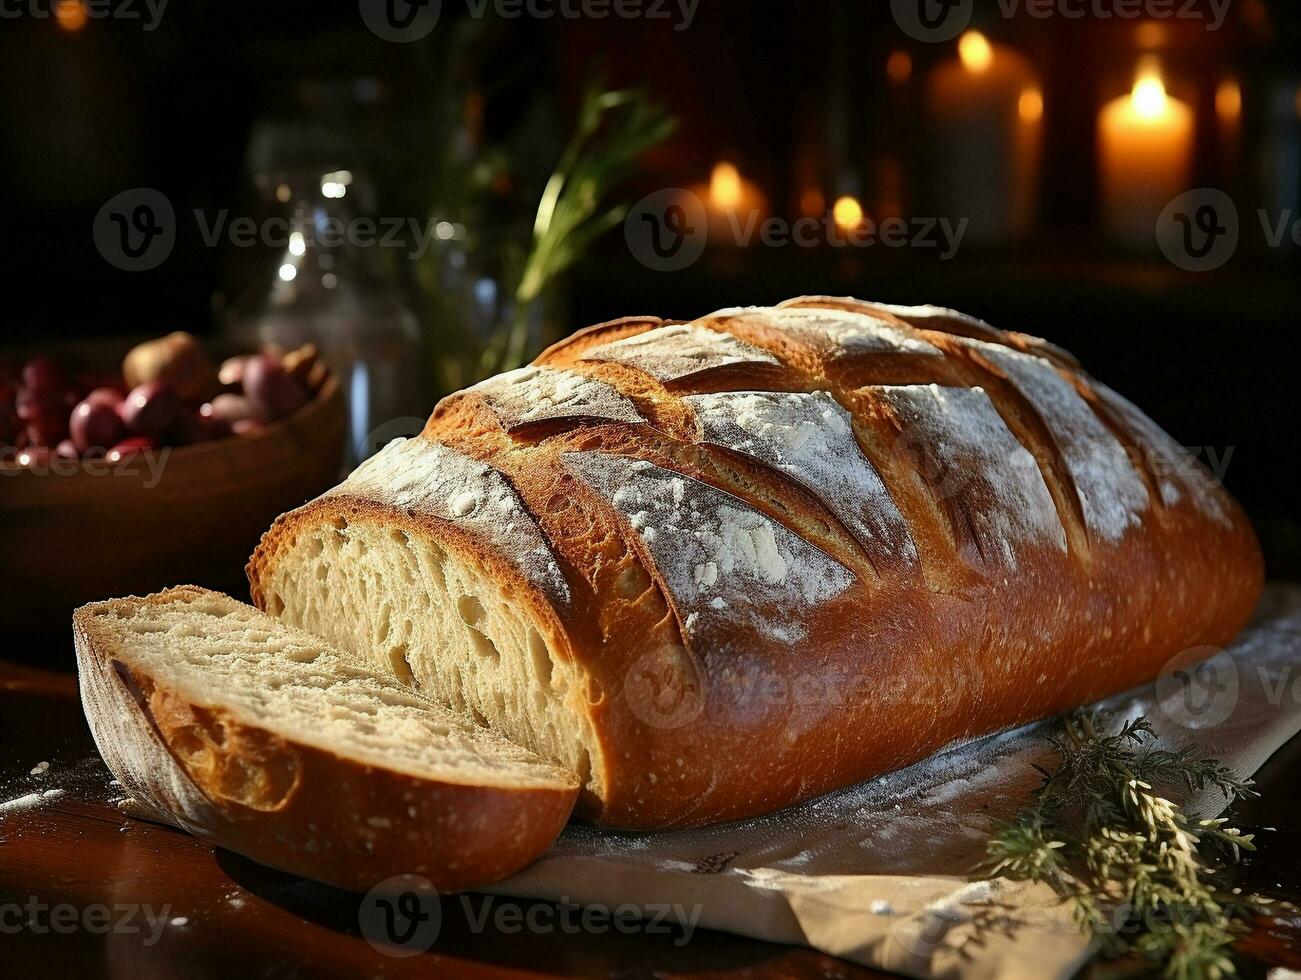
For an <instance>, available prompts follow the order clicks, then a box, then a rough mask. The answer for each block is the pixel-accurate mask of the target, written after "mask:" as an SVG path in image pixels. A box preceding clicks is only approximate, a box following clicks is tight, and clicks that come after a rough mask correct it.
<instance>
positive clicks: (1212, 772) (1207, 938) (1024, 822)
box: [985, 712, 1265, 980]
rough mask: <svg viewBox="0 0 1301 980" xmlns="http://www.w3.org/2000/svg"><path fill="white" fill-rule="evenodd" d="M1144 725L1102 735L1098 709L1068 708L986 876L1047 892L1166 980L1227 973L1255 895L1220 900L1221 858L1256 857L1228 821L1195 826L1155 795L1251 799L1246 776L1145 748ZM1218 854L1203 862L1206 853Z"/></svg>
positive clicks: (1087, 927)
mask: <svg viewBox="0 0 1301 980" xmlns="http://www.w3.org/2000/svg"><path fill="white" fill-rule="evenodd" d="M1155 737H1156V733H1155V731H1154V730H1153V728H1152V726H1151V724H1150V723H1149V722H1148V721H1147V720H1146V719H1143V718H1138V719H1134V720H1131V721H1126V722H1125V723H1124V724H1122V725H1121V726H1120V728H1119V730H1118V731H1114V732H1113V731H1110V730H1109V729H1108V725H1107V717H1106V716H1105V715H1104V714H1103V713H1101V712H1092V713H1083V712H1077V713H1076V714H1073V715H1071V716H1069V717H1067V718H1066V719H1065V722H1064V724H1063V728H1062V731H1061V733H1060V734H1057V735H1054V736H1052V737H1051V738H1050V741H1051V743H1052V745H1053V748H1054V749H1055V751H1056V753H1057V755H1058V756H1059V762H1058V764H1057V766H1056V767H1055V768H1053V769H1051V770H1050V769H1046V768H1044V767H1041V766H1036V767H1035V768H1036V769H1038V771H1039V772H1040V774H1041V775H1042V776H1043V782H1042V783H1041V784H1040V785H1039V788H1038V789H1037V790H1036V791H1035V794H1034V802H1033V803H1032V804H1031V805H1030V806H1029V807H1027V808H1026V810H1024V811H1023V812H1022V813H1021V814H1020V816H1019V817H1018V818H1017V819H1016V820H1014V821H1013V822H1011V823H1008V824H1003V825H1002V826H1001V828H1000V830H999V831H998V833H997V834H996V835H995V836H994V837H993V838H992V839H991V840H990V841H989V843H988V846H987V854H988V862H987V864H986V865H985V870H986V872H987V873H988V874H989V875H990V876H991V877H994V876H998V875H1004V876H1007V877H1009V878H1015V879H1018V880H1027V881H1036V882H1041V883H1043V884H1046V885H1048V886H1049V887H1051V888H1052V889H1053V891H1054V892H1056V893H1057V895H1058V896H1059V897H1060V898H1061V899H1062V900H1063V901H1065V902H1067V903H1069V904H1070V905H1071V907H1072V911H1073V913H1074V916H1075V919H1076V922H1077V923H1078V924H1079V926H1080V928H1081V929H1083V930H1084V931H1085V932H1087V933H1089V934H1090V935H1091V936H1092V937H1093V938H1094V939H1095V940H1097V941H1098V944H1099V949H1100V950H1101V952H1102V953H1103V955H1106V956H1120V955H1125V954H1135V955H1137V956H1139V957H1142V958H1143V959H1145V960H1147V961H1148V962H1149V964H1151V965H1152V966H1153V967H1155V968H1158V969H1160V970H1161V972H1162V974H1163V975H1164V976H1166V977H1168V978H1172V980H1218V978H1221V977H1227V976H1232V975H1236V972H1237V971H1236V968H1235V965H1234V962H1233V959H1232V957H1231V954H1230V948H1231V946H1232V944H1233V943H1234V942H1235V940H1236V939H1237V938H1238V936H1239V935H1241V934H1242V932H1243V931H1244V928H1245V927H1244V925H1243V922H1242V920H1243V919H1244V918H1245V917H1246V915H1247V914H1248V913H1249V912H1250V911H1251V910H1252V906H1254V905H1261V904H1265V900H1264V899H1259V898H1245V899H1244V898H1243V897H1241V896H1230V895H1226V894H1224V893H1223V892H1222V891H1221V890H1220V889H1218V888H1217V887H1216V886H1215V885H1214V879H1215V877H1216V875H1217V873H1218V871H1219V870H1220V869H1221V867H1222V866H1223V863H1224V862H1225V861H1226V860H1235V861H1236V860H1237V859H1238V857H1239V855H1240V852H1241V851H1243V850H1249V851H1250V850H1255V847H1254V845H1253V843H1252V835H1251V834H1243V833H1242V832H1241V831H1239V830H1237V829H1236V828H1234V827H1230V826H1228V823H1227V820H1225V819H1224V818H1218V819H1214V820H1195V819H1194V818H1192V817H1189V816H1188V815H1187V814H1186V813H1185V812H1184V811H1183V809H1182V808H1181V807H1180V806H1179V805H1178V804H1176V803H1173V802H1171V801H1170V800H1168V799H1166V798H1165V797H1163V796H1161V795H1160V794H1159V793H1158V791H1157V790H1156V789H1154V787H1156V786H1161V785H1171V784H1175V783H1182V784H1183V785H1184V786H1185V787H1186V788H1187V789H1189V790H1191V791H1199V790H1203V789H1206V788H1207V787H1214V788H1215V789H1217V790H1219V791H1220V792H1221V793H1222V794H1223V795H1224V797H1225V799H1226V800H1227V801H1228V802H1230V803H1232V802H1233V801H1234V800H1237V799H1240V798H1243V797H1246V796H1254V795H1256V794H1255V791H1254V790H1252V788H1251V785H1252V784H1251V781H1250V780H1242V779H1239V778H1238V777H1237V776H1235V775H1234V773H1233V772H1232V770H1230V769H1229V768H1228V767H1227V766H1225V765H1223V764H1221V763H1219V762H1217V761H1216V760H1214V759H1208V758H1205V757H1202V756H1200V755H1198V754H1197V753H1195V752H1192V751H1191V750H1180V751H1168V750H1164V749H1154V748H1152V747H1151V745H1150V743H1151V741H1152V740H1153V739H1155ZM1212 850H1214V851H1216V852H1217V853H1216V854H1214V855H1212V856H1210V857H1208V852H1210V851H1212Z"/></svg>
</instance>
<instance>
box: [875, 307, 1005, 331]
mask: <svg viewBox="0 0 1301 980" xmlns="http://www.w3.org/2000/svg"><path fill="white" fill-rule="evenodd" d="M872 305H873V306H875V307H876V308H877V309H879V310H884V311H885V312H887V313H889V314H891V315H893V316H896V317H898V318H899V319H900V320H902V321H903V322H904V323H907V324H909V325H911V326H914V327H917V328H918V329H920V330H939V331H941V332H942V333H959V334H962V335H964V336H972V337H984V338H986V339H989V340H998V339H999V338H1000V333H999V331H998V330H995V329H994V328H993V327H991V326H990V325H989V324H988V323H986V322H985V321H984V320H981V319H979V318H977V317H974V316H970V315H968V314H966V313H959V312H958V311H957V310H951V309H949V308H948V307H945V306H932V305H930V304H929V303H927V304H923V305H921V306H896V305H895V304H893V303H873V304H872ZM955 328H956V329H955Z"/></svg>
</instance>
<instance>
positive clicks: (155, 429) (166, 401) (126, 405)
mask: <svg viewBox="0 0 1301 980" xmlns="http://www.w3.org/2000/svg"><path fill="white" fill-rule="evenodd" d="M119 413H120V415H121V416H122V421H123V422H124V423H126V427H127V429H129V430H130V431H131V433H132V435H137V436H145V437H147V438H150V439H161V438H162V437H163V436H164V435H165V434H166V432H167V430H168V429H170V428H171V426H172V424H173V423H174V422H175V421H176V417H177V416H178V415H180V414H181V400H180V399H179V398H178V397H177V396H176V392H175V391H173V390H172V388H171V387H170V386H169V385H167V384H166V383H164V382H162V381H147V382H145V383H144V384H142V385H140V386H139V387H136V388H133V389H132V390H131V393H130V394H129V395H127V396H126V400H125V401H123V402H122V405H121V407H120V409H119Z"/></svg>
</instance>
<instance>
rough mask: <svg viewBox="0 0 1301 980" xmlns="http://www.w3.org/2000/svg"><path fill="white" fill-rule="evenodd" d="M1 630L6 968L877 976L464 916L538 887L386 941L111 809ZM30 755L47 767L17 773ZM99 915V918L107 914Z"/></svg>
mask: <svg viewBox="0 0 1301 980" xmlns="http://www.w3.org/2000/svg"><path fill="white" fill-rule="evenodd" d="M6 639H7V641H8V643H6V647H8V650H15V649H22V650H25V651H26V653H25V655H24V659H25V660H27V661H28V662H29V664H30V662H31V661H32V660H33V659H36V658H41V659H43V661H44V663H46V664H56V665H58V666H59V668H60V669H54V670H51V669H48V668H46V667H34V666H30V665H24V664H18V663H13V662H10V661H5V660H0V746H3V750H0V761H2V762H3V766H2V767H0V800H10V799H14V798H18V797H23V796H26V795H27V794H30V793H33V792H37V793H43V792H46V791H49V790H55V791H56V792H55V793H53V794H52V795H50V796H48V797H45V798H44V799H42V800H41V801H40V803H39V804H37V805H34V806H32V807H30V808H26V809H13V808H10V810H9V811H8V812H4V813H3V814H0V964H3V967H4V969H3V970H0V972H3V973H4V975H6V976H12V977H20V976H22V977H32V978H36V977H44V976H60V977H96V976H102V975H110V976H114V977H124V978H125V977H130V978H132V980H136V978H151V977H176V976H185V977H227V976H232V975H238V976H265V977H285V976H300V975H301V976H309V977H322V976H374V977H402V976H408V975H415V974H420V975H426V976H428V975H435V976H440V975H453V976H471V977H474V976H561V975H565V976H569V975H576V976H602V977H641V976H656V977H674V976H686V975H690V976H692V977H697V978H706V977H712V976H747V977H812V976H816V977H825V978H837V977H846V978H853V977H880V976H882V974H879V973H876V972H874V971H871V970H867V969H864V968H862V967H859V966H856V965H854V964H851V963H847V962H845V961H843V960H838V959H835V958H833V957H830V956H826V955H823V954H820V953H817V952H814V951H812V950H808V949H802V948H796V947H790V946H779V945H774V944H770V943H763V942H758V941H755V940H750V939H744V938H741V937H738V936H732V935H726V934H723V933H718V932H711V931H708V930H699V931H697V932H696V933H695V934H694V935H692V936H691V937H690V939H689V941H687V942H685V943H684V942H682V935H681V933H680V932H674V933H671V934H662V933H661V934H655V935H649V934H647V933H645V932H642V931H639V932H635V933H630V934H620V933H618V932H615V931H609V932H606V933H603V934H597V935H593V934H574V933H573V932H563V931H559V930H557V931H552V932H549V933H545V934H537V933H531V932H529V931H528V930H521V931H518V932H514V931H510V932H505V931H502V930H501V929H500V928H498V926H497V923H496V922H495V921H493V920H492V919H490V920H489V922H490V924H489V925H488V926H487V927H480V926H478V925H476V919H477V917H478V916H480V915H482V913H483V911H484V909H485V908H491V907H492V905H493V904H496V905H498V906H499V905H500V903H502V902H511V903H514V904H517V905H520V906H522V907H523V908H524V909H525V910H527V909H528V908H529V907H530V906H534V905H543V906H545V905H547V904H548V903H534V902H518V901H517V900H513V899H511V900H505V899H501V898H496V899H490V898H489V897H487V896H482V895H470V896H466V897H465V899H464V900H462V898H461V897H447V898H444V899H443V900H442V908H441V926H440V929H439V932H438V936H437V940H436V942H435V943H434V944H433V946H432V948H431V949H430V950H429V951H428V952H424V953H421V954H420V955H416V956H411V957H408V958H398V957H394V956H392V955H390V954H386V953H384V952H381V951H380V950H378V949H377V948H375V947H373V946H372V945H371V944H370V943H369V942H368V941H367V940H366V938H365V936H364V935H363V934H362V931H361V929H360V928H359V925H358V921H359V920H358V912H359V905H360V897H359V896H356V895H351V894H348V893H345V892H340V891H336V890H334V889H330V888H327V887H325V886H322V885H317V884H314V883H311V882H305V881H302V880H299V879H296V878H293V877H290V876H288V875H284V874H281V873H279V872H275V871H271V870H269V869H266V868H263V867H261V866H259V865H256V864H254V863H252V862H250V861H247V860H245V859H243V858H241V857H238V856H236V855H234V854H231V853H229V852H225V851H221V850H216V851H214V850H213V849H212V848H211V847H209V846H207V845H205V844H201V843H199V842H198V841H196V840H194V839H193V838H191V837H189V836H187V835H185V834H182V833H180V832H177V831H173V830H170V829H167V828H164V827H160V826H156V825H154V824H149V823H143V822H140V821H135V820H130V819H128V818H127V817H125V816H124V815H123V814H122V813H121V812H120V811H119V809H118V808H117V807H116V806H115V805H114V802H113V801H114V800H115V799H117V798H119V797H120V796H121V793H120V792H118V791H117V790H116V788H115V787H114V786H112V785H110V779H111V777H110V775H109V773H108V772H107V770H106V769H105V768H104V765H103V763H102V762H101V761H100V760H99V757H98V755H97V754H96V753H95V749H94V746H93V744H92V742H91V740H90V734H89V732H88V731H87V729H86V726H85V723H84V721H83V720H82V715H81V709H80V705H79V703H78V700H77V694H76V679H75V676H74V675H73V674H72V673H71V651H70V649H65V647H70V641H68V642H67V643H66V644H65V643H64V642H63V641H61V640H47V641H44V642H43V643H38V644H36V649H35V650H34V651H33V646H32V644H31V643H30V642H29V641H27V640H22V641H20V642H19V641H16V639H15V638H14V637H12V636H11V637H7V638H6ZM9 643H13V644H14V645H13V646H12V647H10V646H9ZM0 649H4V648H0ZM8 650H6V651H5V652H6V653H8ZM42 654H44V655H45V656H44V657H42ZM10 655H12V654H10ZM42 762H48V763H49V768H48V770H46V771H45V772H43V773H42V774H40V775H29V772H30V770H31V769H33V768H34V767H37V766H38V764H39V763H42ZM1298 773H1301V738H1299V739H1294V740H1293V742H1292V743H1291V744H1290V745H1288V746H1286V747H1285V748H1284V749H1283V750H1281V751H1280V752H1279V753H1277V754H1276V755H1275V757H1274V758H1273V759H1272V760H1270V762H1269V763H1268V764H1267V766H1266V767H1265V768H1264V769H1263V770H1262V771H1261V773H1260V774H1259V776H1258V782H1259V784H1260V788H1261V791H1262V796H1261V798H1260V799H1258V800H1252V801H1249V802H1248V803H1245V804H1242V805H1240V806H1239V808H1238V810H1237V811H1236V817H1237V821H1238V823H1239V825H1240V826H1242V827H1244V829H1248V830H1255V831H1257V832H1258V838H1257V839H1258V841H1259V843H1260V850H1259V852H1258V853H1257V854H1256V855H1254V856H1253V857H1252V858H1251V860H1250V861H1249V862H1248V863H1247V864H1246V865H1245V866H1244V867H1243V869H1242V876H1241V880H1240V881H1239V884H1241V885H1242V886H1243V887H1244V888H1246V889H1249V890H1255V891H1261V892H1264V893H1267V894H1271V895H1274V896H1280V897H1285V898H1296V897H1297V896H1301V807H1299V806H1298V803H1299V802H1301V789H1299V788H1298V779H1297V775H1298ZM59 791H61V792H59ZM1266 827H1270V828H1274V829H1272V830H1264V829H1263V828H1266ZM15 906H20V907H22V908H23V910H24V911H22V912H19V911H17V909H15ZM467 906H468V911H467ZM542 911H544V912H550V913H554V908H551V909H544V910H542ZM128 915H129V916H130V918H129V919H126V918H124V917H125V916H128ZM56 916H59V917H61V918H57V919H56ZM108 918H111V919H112V920H113V922H114V923H115V924H116V927H115V928H112V929H108V928H106V923H105V919H108ZM29 919H30V920H31V923H32V924H28V920H29ZM548 921H551V920H548ZM1240 948H1241V950H1242V951H1243V952H1244V953H1245V954H1246V955H1247V956H1248V957H1249V958H1250V960H1251V962H1252V963H1253V964H1267V965H1271V966H1287V967H1291V968H1293V969H1301V916H1298V915H1296V914H1295V913H1293V912H1290V911H1288V912H1284V913H1283V914H1281V915H1279V916H1276V917H1271V918H1270V919H1268V920H1261V921H1258V922H1257V923H1256V927H1255V929H1254V930H1253V932H1252V933H1251V935H1250V936H1248V937H1247V938H1245V939H1244V940H1243V942H1242V944H1241V947H1240ZM1253 972H1257V971H1256V970H1255V968H1254V967H1253ZM1259 972H1263V971H1259Z"/></svg>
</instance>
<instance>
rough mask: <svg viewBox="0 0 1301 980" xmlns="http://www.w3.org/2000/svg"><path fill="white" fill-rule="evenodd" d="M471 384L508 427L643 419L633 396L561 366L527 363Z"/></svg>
mask: <svg viewBox="0 0 1301 980" xmlns="http://www.w3.org/2000/svg"><path fill="white" fill-rule="evenodd" d="M469 390H470V391H472V392H474V393H475V394H477V395H478V396H479V397H480V398H482V399H483V400H484V401H485V402H486V403H487V404H488V407H489V408H490V409H491V410H492V413H493V414H494V415H496V416H497V420H498V421H499V422H501V424H502V426H503V427H504V428H505V429H506V431H508V432H509V431H512V430H514V429H517V428H519V427H520V426H522V425H526V424H528V423H530V422H541V421H548V420H552V419H583V418H588V419H606V420H609V421H611V422H642V421H644V419H643V418H642V417H641V414H640V413H639V412H638V411H637V406H636V405H634V404H633V403H632V400H631V399H630V398H628V397H627V396H626V395H624V394H622V393H621V392H619V391H618V390H617V389H616V388H615V387H614V386H613V385H608V384H606V383H605V382H604V381H599V380H597V379H596V378H588V377H584V376H583V375H581V374H578V373H577V372H576V371H566V370H564V369H561V368H553V367H543V366H529V367H522V368H518V369H517V370H514V371H507V372H506V373H505V374H499V375H496V376H495V377H492V378H489V379H488V380H487V381H481V382H479V383H478V384H477V385H475V386H474V387H473V388H470V389H469Z"/></svg>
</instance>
